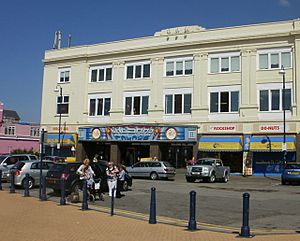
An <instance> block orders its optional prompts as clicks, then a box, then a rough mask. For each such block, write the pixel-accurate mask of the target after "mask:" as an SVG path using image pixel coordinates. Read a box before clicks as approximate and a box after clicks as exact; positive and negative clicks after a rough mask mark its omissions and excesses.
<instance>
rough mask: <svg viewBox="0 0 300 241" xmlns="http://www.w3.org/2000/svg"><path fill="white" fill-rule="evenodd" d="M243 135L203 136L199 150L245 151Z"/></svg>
mask: <svg viewBox="0 0 300 241" xmlns="http://www.w3.org/2000/svg"><path fill="white" fill-rule="evenodd" d="M242 140H243V139H242V136H202V137H200V139H199V151H229V152H235V151H243V141H242Z"/></svg>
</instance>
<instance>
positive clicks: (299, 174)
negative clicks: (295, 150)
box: [281, 162, 300, 185]
mask: <svg viewBox="0 0 300 241" xmlns="http://www.w3.org/2000/svg"><path fill="white" fill-rule="evenodd" d="M289 183H300V163H299V162H298V163H297V162H288V163H287V164H286V165H285V167H284V170H283V172H282V174H281V184H282V185H286V184H289Z"/></svg>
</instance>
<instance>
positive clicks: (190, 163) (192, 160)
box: [188, 157, 196, 166]
mask: <svg viewBox="0 0 300 241" xmlns="http://www.w3.org/2000/svg"><path fill="white" fill-rule="evenodd" d="M195 164H196V160H195V157H193V158H192V159H191V160H189V161H188V165H189V166H193V165H195Z"/></svg>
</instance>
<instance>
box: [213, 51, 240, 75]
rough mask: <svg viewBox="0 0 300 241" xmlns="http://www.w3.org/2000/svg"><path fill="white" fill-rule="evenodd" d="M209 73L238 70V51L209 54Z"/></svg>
mask: <svg viewBox="0 0 300 241" xmlns="http://www.w3.org/2000/svg"><path fill="white" fill-rule="evenodd" d="M209 60H210V70H209V71H210V73H222V72H237V71H240V53H227V54H211V55H210V56H209Z"/></svg>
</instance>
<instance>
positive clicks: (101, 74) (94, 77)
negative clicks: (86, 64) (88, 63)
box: [90, 65, 112, 82]
mask: <svg viewBox="0 0 300 241" xmlns="http://www.w3.org/2000/svg"><path fill="white" fill-rule="evenodd" d="M109 80H112V65H100V66H94V67H91V68H90V81H91V82H101V81H109Z"/></svg>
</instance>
